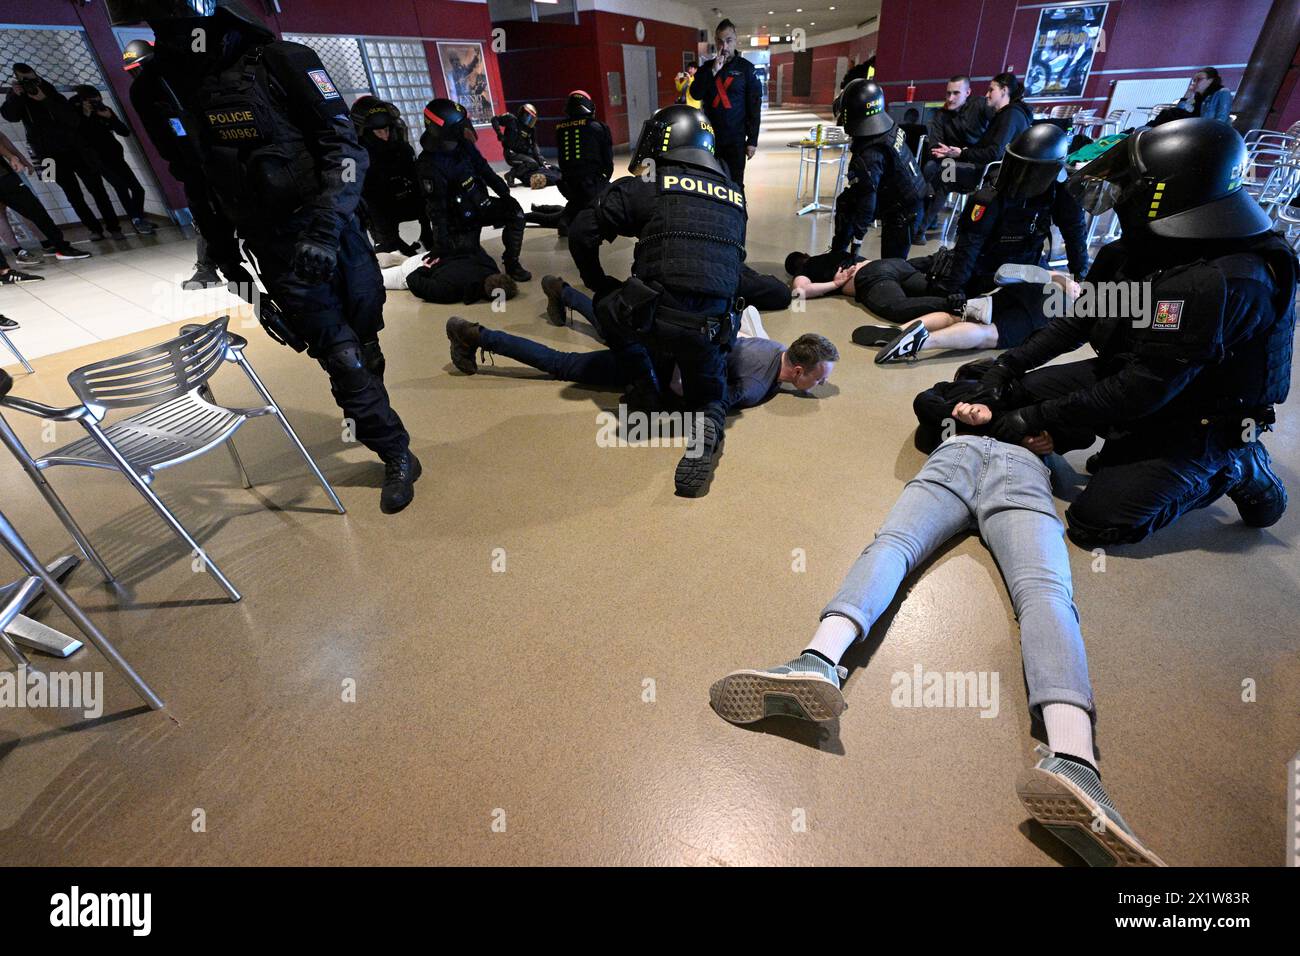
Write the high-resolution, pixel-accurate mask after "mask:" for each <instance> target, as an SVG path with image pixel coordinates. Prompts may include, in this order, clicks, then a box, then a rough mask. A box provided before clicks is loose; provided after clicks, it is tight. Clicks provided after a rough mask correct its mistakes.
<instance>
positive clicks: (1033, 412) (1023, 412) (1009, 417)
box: [989, 405, 1044, 445]
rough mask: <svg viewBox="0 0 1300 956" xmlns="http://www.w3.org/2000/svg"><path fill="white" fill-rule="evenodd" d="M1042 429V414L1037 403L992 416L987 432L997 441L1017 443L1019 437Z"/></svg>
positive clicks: (1038, 432) (1019, 440) (1036, 433)
mask: <svg viewBox="0 0 1300 956" xmlns="http://www.w3.org/2000/svg"><path fill="white" fill-rule="evenodd" d="M1043 431H1044V425H1043V416H1042V413H1041V412H1039V410H1038V406H1037V405H1026V406H1025V407H1024V408H1017V409H1013V410H1012V411H1009V412H1004V413H1002V414H1000V415H995V416H994V417H993V421H992V423H991V424H990V425H989V433H990V434H992V436H993V437H994V438H996V439H997V440H998V441H1003V442H1006V443H1007V444H1009V445H1019V444H1020V442H1021V439H1023V438H1025V437H1027V436H1029V435H1038V434H1040V433H1042V432H1043Z"/></svg>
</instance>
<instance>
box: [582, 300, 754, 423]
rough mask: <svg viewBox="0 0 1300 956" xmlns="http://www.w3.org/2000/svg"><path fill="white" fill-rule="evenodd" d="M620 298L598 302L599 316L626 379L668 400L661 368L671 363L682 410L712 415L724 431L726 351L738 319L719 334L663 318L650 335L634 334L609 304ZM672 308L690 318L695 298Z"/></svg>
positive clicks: (732, 319) (727, 318)
mask: <svg viewBox="0 0 1300 956" xmlns="http://www.w3.org/2000/svg"><path fill="white" fill-rule="evenodd" d="M617 295H618V293H611V296H607V297H606V298H605V299H602V300H601V301H600V302H599V303H597V307H596V314H597V318H598V319H599V325H600V329H601V331H602V332H603V333H604V335H605V339H606V341H607V342H608V343H609V346H610V348H611V349H612V350H613V352H614V356H615V358H616V360H617V361H618V365H619V369H620V371H621V372H622V374H623V376H624V378H625V379H626V380H627V381H628V382H629V383H631V385H632V387H633V388H639V389H641V390H642V391H643V392H644V391H646V390H650V389H653V390H654V391H655V392H658V393H659V394H660V395H661V396H664V397H665V398H666V397H667V396H668V393H669V382H667V381H664V380H662V369H663V368H664V365H665V363H666V362H671V363H673V364H675V365H676V366H677V368H678V369H679V370H680V371H681V375H682V405H683V407H684V408H685V409H686V410H687V411H691V412H700V413H701V414H704V415H707V416H709V418H711V419H713V421H714V422H715V423H716V424H717V426H718V428H719V430H721V429H722V428H723V427H725V425H726V421H727V401H728V400H727V353H726V350H727V349H729V348H730V346H731V343H732V342H733V341H735V338H736V325H737V322H738V319H739V317H738V316H724V317H722V318H721V319H720V320H719V321H720V322H721V323H722V327H720V328H719V329H718V330H717V332H716V334H714V335H710V334H709V333H708V331H707V330H705V329H697V328H688V327H686V326H683V325H679V324H676V323H674V322H669V321H665V320H664V319H663V317H662V314H661V313H660V315H659V316H658V317H656V318H655V320H654V322H653V323H652V324H651V326H650V328H649V329H648V330H646V331H631V330H629V329H627V328H626V327H625V326H623V325H621V324H620V323H619V322H618V321H617V320H616V319H614V318H613V316H612V313H611V310H610V308H609V306H610V304H611V303H610V301H609V300H610V298H611V297H612V296H617ZM661 304H662V303H661ZM673 304H674V306H675V307H676V308H678V309H681V310H683V312H687V313H690V311H691V309H692V308H693V306H695V304H696V303H695V302H694V301H692V299H690V298H681V299H678V300H677V301H676V302H674V303H673ZM710 311H713V310H710ZM699 314H700V316H701V318H703V317H704V316H705V315H707V314H709V313H708V311H703V312H700V313H699ZM657 367H658V370H657ZM668 367H671V366H668Z"/></svg>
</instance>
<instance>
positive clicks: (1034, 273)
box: [993, 262, 1052, 285]
mask: <svg viewBox="0 0 1300 956" xmlns="http://www.w3.org/2000/svg"><path fill="white" fill-rule="evenodd" d="M1051 281H1052V273H1051V271H1050V270H1048V269H1044V268H1043V267H1042V266H1022V265H1019V264H1017V263H1014V262H1008V263H1006V264H1004V265H1000V266H998V271H997V272H995V273H994V274H993V282H994V283H995V284H996V285H1017V284H1019V283H1022V282H1023V283H1025V284H1026V285H1047V284H1048V283H1050V282H1051Z"/></svg>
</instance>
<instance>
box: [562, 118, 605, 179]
mask: <svg viewBox="0 0 1300 956" xmlns="http://www.w3.org/2000/svg"><path fill="white" fill-rule="evenodd" d="M593 122H595V121H594V120H593V119H592V118H591V117H590V116H584V117H583V118H582V119H574V120H565V121H564V122H562V123H557V124H556V126H555V138H556V142H558V143H559V146H560V171H561V172H562V173H564V174H565V175H566V176H575V177H576V176H582V175H587V174H591V173H594V174H596V175H598V176H600V175H604V172H605V171H604V168H603V167H602V165H601V161H600V141H599V139H598V138H597V136H596V131H595V130H594V129H593V128H592V125H591V124H592V123H593Z"/></svg>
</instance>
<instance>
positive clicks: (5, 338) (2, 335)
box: [0, 329, 36, 375]
mask: <svg viewBox="0 0 1300 956" xmlns="http://www.w3.org/2000/svg"><path fill="white" fill-rule="evenodd" d="M0 342H3V343H4V346H5V348H7V349H8V350H9V351H10V352H13V353H14V358H16V359H17V360H18V361H19V362H20V363H22V366H23V370H24V371H25V372H26V373H27V374H28V375H34V374H36V369H34V368H32V366H31V363H30V362H28V361H27V359H26V358H25V357H24V356H23V353H22V352H20V351H18V346H16V345H14V342H13V339H11V338H9V335H8V334H7V333H6V332H5V330H4V329H0Z"/></svg>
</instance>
